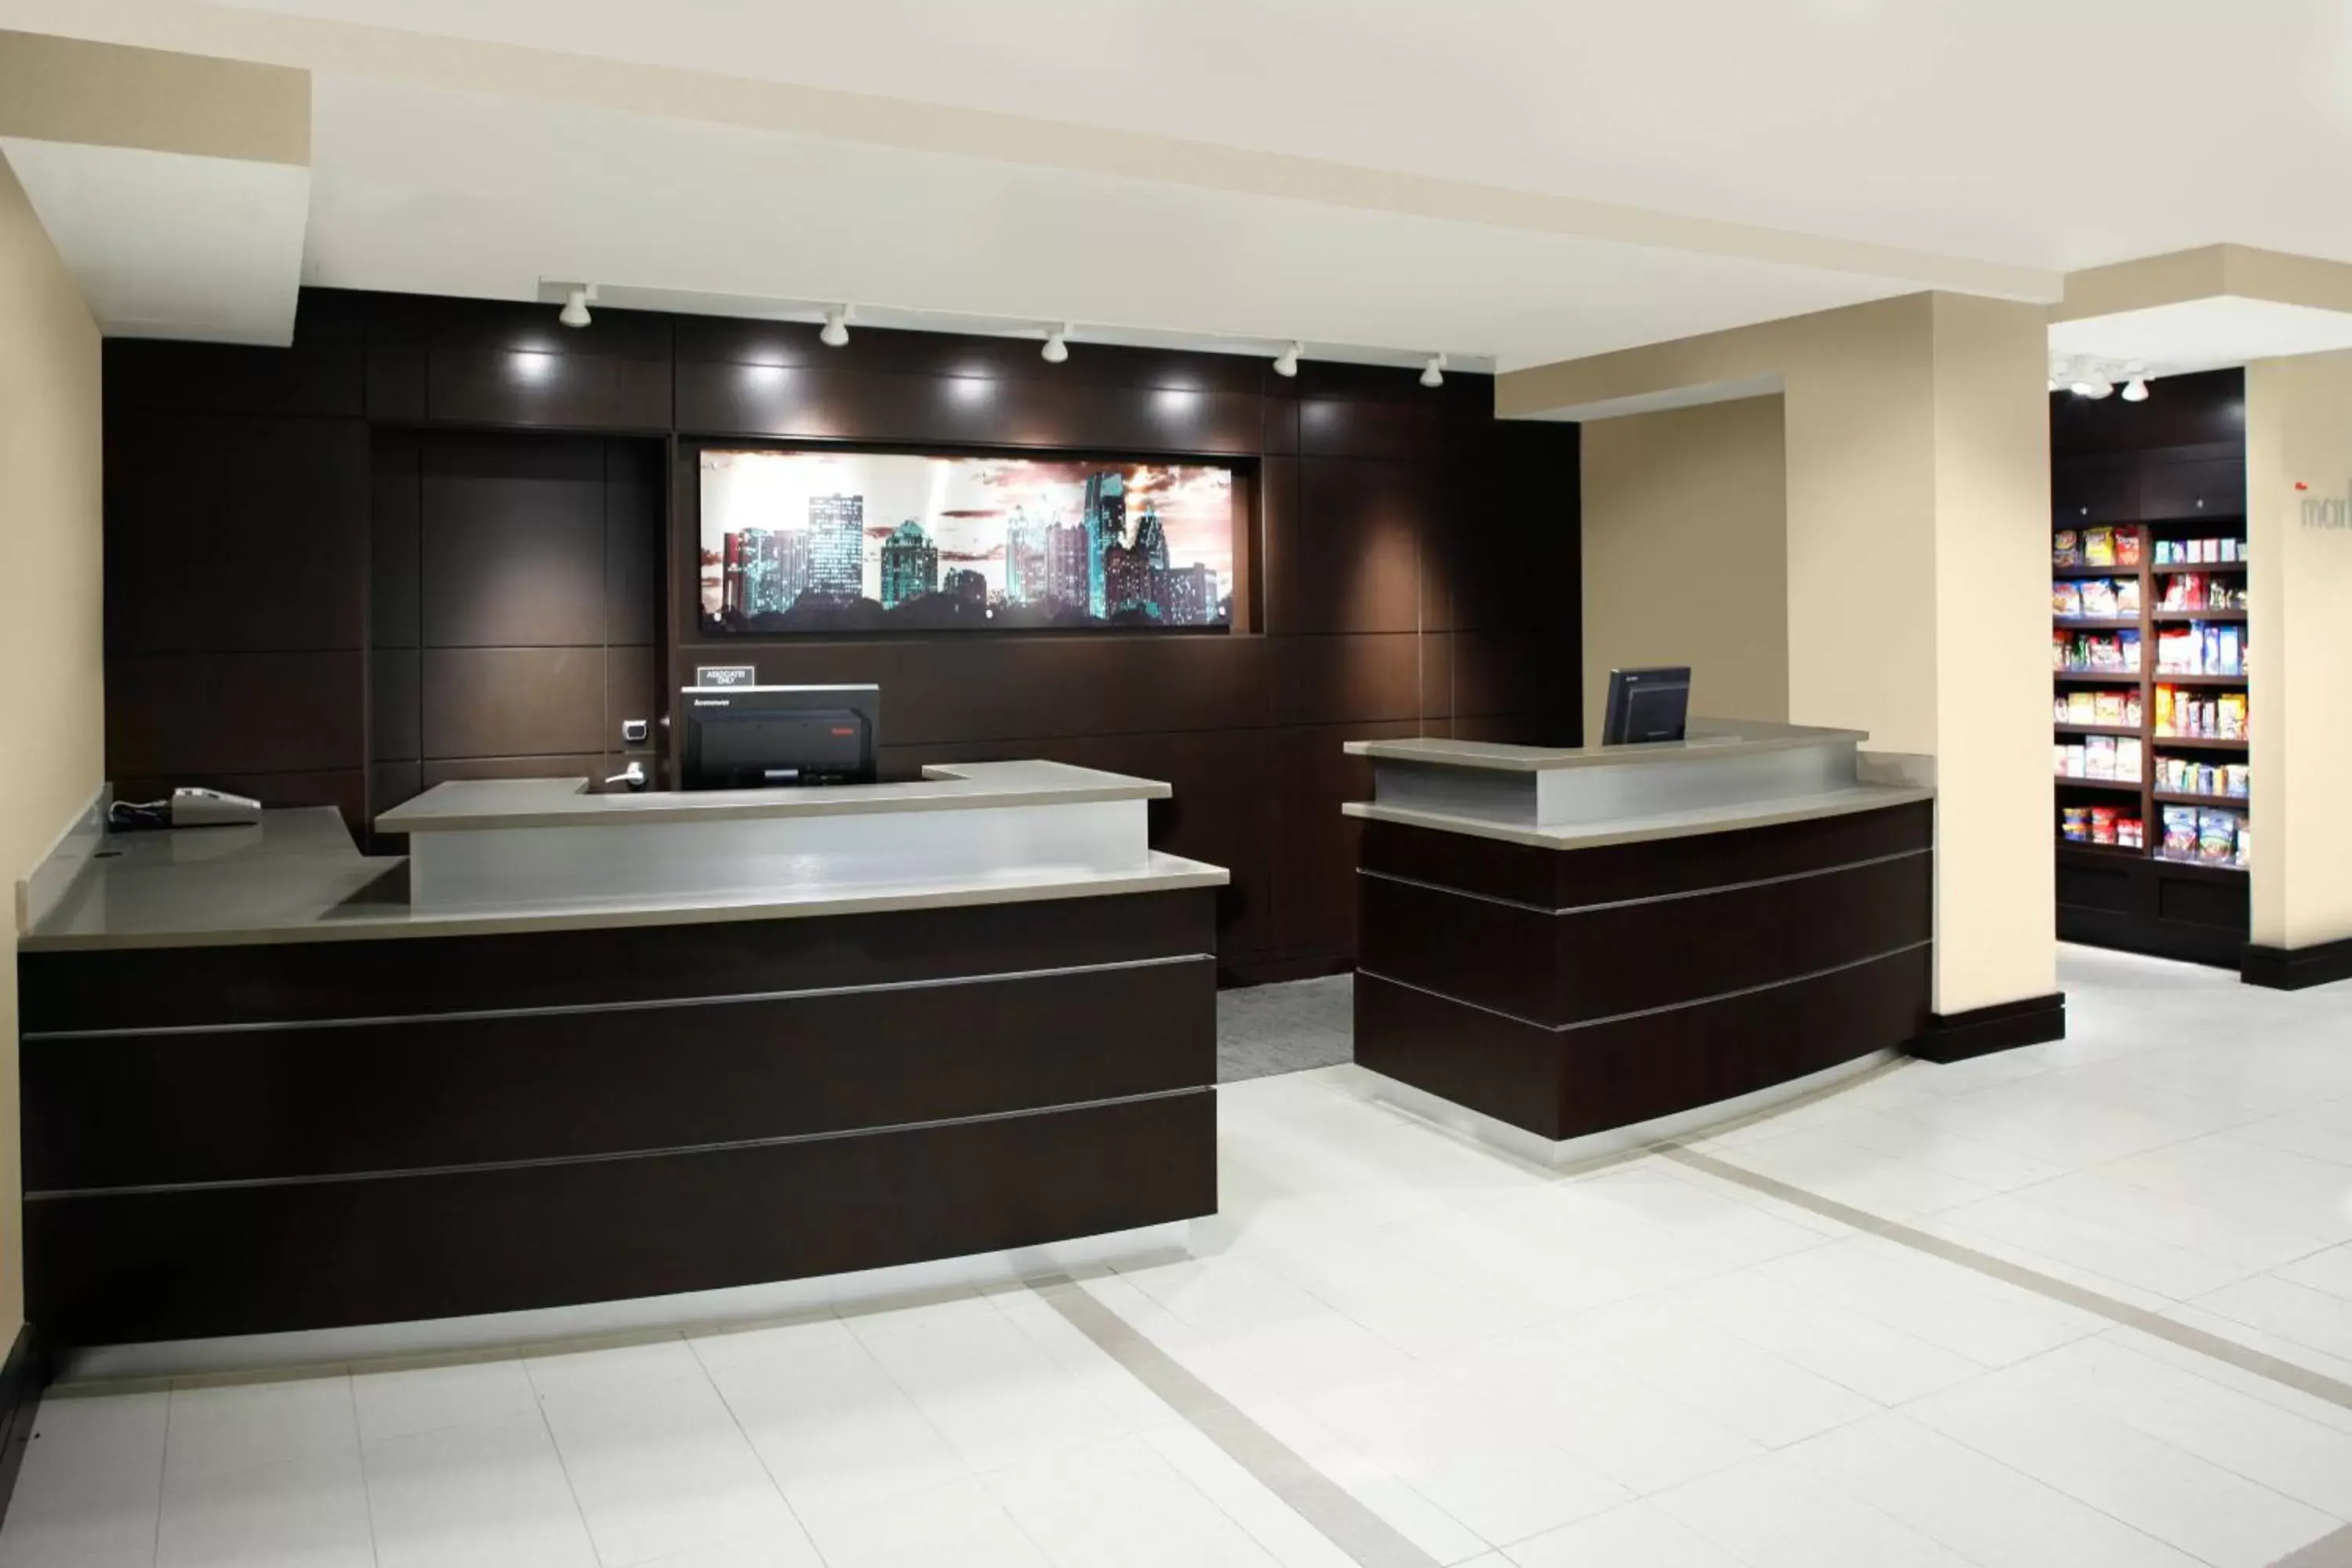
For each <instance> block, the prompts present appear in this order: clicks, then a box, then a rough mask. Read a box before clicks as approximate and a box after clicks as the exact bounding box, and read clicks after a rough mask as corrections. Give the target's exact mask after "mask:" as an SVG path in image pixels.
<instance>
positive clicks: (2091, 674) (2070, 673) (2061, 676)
mask: <svg viewBox="0 0 2352 1568" xmlns="http://www.w3.org/2000/svg"><path fill="white" fill-rule="evenodd" d="M2050 679H2053V680H2063V681H2069V682H2075V683H2082V684H2089V685H2096V686H2137V685H2138V684H2139V683H2140V681H2141V680H2142V679H2145V677H2144V676H2142V674H2141V673H2140V671H2138V670H2137V669H2053V670H2052V671H2051V672H2050Z"/></svg>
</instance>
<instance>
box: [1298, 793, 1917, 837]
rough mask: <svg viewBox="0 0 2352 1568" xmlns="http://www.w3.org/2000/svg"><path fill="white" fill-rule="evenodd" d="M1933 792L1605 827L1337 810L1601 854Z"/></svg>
mask: <svg viewBox="0 0 2352 1568" xmlns="http://www.w3.org/2000/svg"><path fill="white" fill-rule="evenodd" d="M1935 798H1936V792H1935V791H1934V790H1931V789H1913V788H1907V787H1902V786H1897V785H1893V784H1856V785H1854V786H1853V787H1852V788H1850V789H1841V790H1832V791H1829V792H1826V793H1824V794H1820V795H1782V796H1778V797H1775V798H1772V799H1769V800H1759V801H1753V802H1744V803H1739V804H1735V805H1710V806H1703V807H1698V808H1696V809H1694V810H1690V811H1672V812H1659V813H1656V814H1654V815H1652V816H1621V817H1612V818H1610V819H1609V820H1607V821H1603V822H1581V823H1570V824H1568V825H1566V826H1559V827H1539V826H1535V825H1533V824H1531V823H1517V822H1500V821H1496V820H1495V819H1493V818H1491V817H1484V816H1468V815H1465V814H1463V813H1458V812H1450V811H1431V810H1426V809H1423V808H1420V807H1415V806H1402V805H1381V803H1380V802H1378V801H1371V800H1361V801H1349V802H1347V803H1345V804H1343V805H1341V806H1340V807H1339V809H1340V810H1341V811H1342V812H1344V813H1346V814H1347V815H1348V816H1359V817H1362V818H1363V819H1364V820H1366V821H1367V822H1395V823H1402V824H1403V825H1405V826H1410V827H1433V828H1437V829H1440V830H1441V831H1444V832H1447V833H1462V834H1467V835H1468V836H1470V837H1474V838H1499V839H1502V840H1504V841H1505V842H1507V843H1511V844H1527V845H1531V846H1533V847H1536V848H1538V849H1598V848H1600V847H1602V846H1604V845H1610V844H1639V843H1643V842H1644V841H1647V840H1650V839H1656V838H1685V837H1691V836H1692V835H1694V834H1701V833H1728V832H1735V831H1737V830H1738V829H1740V828H1743V827H1769V826H1773V825H1774V824H1776V823H1782V822H1804V821H1808V820H1810V819H1811V818H1813V817H1817V816H1845V815H1847V814H1848V813H1851V812H1857V811H1879V810H1883V809H1885V807H1887V806H1890V805H1910V804H1912V803H1913V802H1915V801H1922V800H1933V799H1935Z"/></svg>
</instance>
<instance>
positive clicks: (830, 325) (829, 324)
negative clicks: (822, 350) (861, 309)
mask: <svg viewBox="0 0 2352 1568" xmlns="http://www.w3.org/2000/svg"><path fill="white" fill-rule="evenodd" d="M816 341H817V342H821V343H823V344H824V346H825V347H827V348H829V349H837V348H845V347H847V346H848V343H849V307H848V306H846V305H835V307H834V308H833V309H832V310H827V311H826V312H825V313H824V330H823V331H820V332H818V333H817V335H816Z"/></svg>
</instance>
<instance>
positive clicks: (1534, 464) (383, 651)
mask: <svg viewBox="0 0 2352 1568" xmlns="http://www.w3.org/2000/svg"><path fill="white" fill-rule="evenodd" d="M107 383H108V393H109V440H108V452H109V461H110V476H109V478H110V485H109V505H108V515H109V524H108V538H109V555H108V563H107V568H108V572H107V574H108V583H109V591H110V595H111V596H110V605H109V612H110V613H109V638H110V645H109V649H110V671H109V674H110V683H111V686H112V697H111V699H110V728H109V736H110V771H111V772H112V773H114V775H115V776H116V777H117V778H118V780H121V781H123V782H124V784H125V785H126V787H127V788H130V789H134V790H135V789H138V788H141V787H144V785H143V784H142V783H141V782H140V781H147V782H149V783H152V784H157V785H160V784H163V783H164V782H167V781H168V782H172V783H207V784H218V785H222V786H224V787H228V788H233V789H239V790H242V791H244V792H245V793H249V794H255V795H259V796H260V797H261V798H262V799H264V800H265V801H266V802H268V804H271V805H292V804H313V803H320V802H326V803H331V804H335V805H341V806H342V807H343V809H344V811H345V812H346V814H347V815H348V816H351V817H352V819H353V821H354V823H355V824H356V823H359V822H362V821H363V820H364V816H365V815H366V814H367V813H369V812H372V811H374V810H381V809H383V808H384V807H386V806H388V805H392V804H394V802H396V801H397V800H400V799H403V798H405V796H406V795H407V794H409V793H411V792H413V791H414V790H415V789H417V788H421V787H424V786H425V785H427V784H432V783H435V782H436V781H437V780H438V779H440V778H444V777H456V776H461V774H471V775H476V776H478V775H482V774H486V773H499V772H506V773H548V772H590V771H596V772H598V773H600V774H601V773H605V772H617V771H618V770H619V767H620V766H621V765H622V763H624V762H625V757H624V756H622V755H621V747H620V743H619V739H618V723H619V721H620V719H621V718H623V717H635V716H638V710H639V708H640V706H641V705H642V704H643V703H644V702H646V701H647V700H651V701H654V702H656V703H659V702H662V701H663V700H664V699H665V698H666V695H667V691H668V690H669V689H672V688H674V687H675V686H676V685H677V684H679V683H681V682H682V681H683V680H684V679H688V678H690V676H691V672H692V667H693V665H694V663H695V662H697V659H698V658H700V659H701V660H703V661H705V662H708V661H711V660H713V659H714V658H716V659H719V660H720V661H724V662H754V663H756V664H758V665H759V667H760V670H761V677H762V679H767V680H771V681H802V680H844V679H871V680H878V681H879V682H880V683H881V684H882V685H883V686H884V688H885V703H886V714H887V722H886V725H885V729H884V734H885V739H886V742H887V746H886V752H885V766H886V769H887V771H888V772H889V773H892V774H894V775H899V776H904V775H906V774H908V773H912V771H913V770H914V769H915V768H917V767H918V766H919V765H920V764H921V763H925V762H951V761H958V760H979V759H988V758H998V757H1013V756H1045V757H1055V758H1062V759H1066V760H1068V761H1071V762H1074V763H1084V764H1087V765H1089V766H1096V767H1104V768H1111V769H1116V770H1118V771H1123V772H1129V773H1139V774H1142V775H1145V776H1149V777H1155V778H1163V779H1166V780H1168V781H1169V782H1170V783H1171V784H1172V785H1173V786H1174V789H1175V797H1174V799H1172V800H1171V801H1168V802H1164V803H1160V804H1158V805H1155V808H1154V815H1153V836H1154V842H1155V843H1156V844H1158V845H1159V846H1160V847H1162V848H1165V849H1168V850H1171V851H1172V852H1174V853H1178V854H1184V855H1191V856H1194V857H1197V858H1202V859H1205V860H1210V861H1213V862H1216V863H1218V864H1221V865H1224V866H1228V867H1230V868H1232V869H1233V872H1234V884H1233V886H1232V887H1231V888H1229V889H1226V890H1225V892H1224V894H1223V898H1222V900H1221V905H1220V920H1221V928H1222V929H1221V940H1220V952H1221V955H1222V956H1223V960H1224V961H1225V963H1226V965H1227V969H1228V973H1229V975H1230V976H1232V977H1241V978H1272V977H1276V976H1279V975H1283V974H1291V973H1317V972H1321V971H1326V970H1336V969H1340V968H1344V967H1346V965H1347V964H1348V963H1349V960H1350V957H1351V952H1352V943H1353V931H1354V918H1355V916H1354V910H1355V898H1354V872H1353V868H1354V865H1355V847H1356V827H1355V825H1354V824H1352V823H1350V822H1349V821H1348V820H1347V819H1345V818H1343V817H1342V816H1340V815H1339V804H1340V803H1341V802H1342V801H1345V800H1348V799H1351V798H1361V797H1363V796H1364V795H1368V794H1369V793H1370V777H1369V773H1368V771H1367V770H1366V769H1364V768H1363V767H1362V766H1361V764H1360V763H1359V762H1358V761H1357V760H1355V759H1350V758H1349V757H1347V756H1345V755H1344V754H1342V752H1340V749H1339V748H1340V743H1341V742H1343V741H1346V740H1349V739H1354V738H1360V737H1369V736H1394V735H1411V734H1416V733H1430V734H1447V733H1451V734H1458V735H1464V736H1471V737H1478V738H1486V739H1506V740H1526V741H1568V740H1572V739H1573V738H1574V737H1575V736H1576V735H1577V734H1578V733H1579V732H1580V715H1579V713H1578V711H1577V703H1578V700H1579V697H1578V693H1579V689H1580V679H1579V672H1578V668H1577V660H1578V648H1579V646H1580V629H1579V625H1578V616H1579V603H1580V583H1579V579H1578V512H1577V485H1576V483H1575V473H1576V431H1575V429H1574V427H1573V426H1556V425H1537V424H1507V423H1498V422H1496V421H1495V420H1494V419H1492V418H1491V416H1490V411H1491V406H1492V390H1491V383H1490V382H1488V381H1487V380H1486V378H1484V377H1480V376H1471V375H1453V376H1449V378H1448V380H1447V384H1446V385H1445V386H1444V388H1443V389H1440V390H1435V391H1433V390H1430V389H1426V388H1423V387H1421V386H1420V385H1418V384H1416V382H1415V379H1414V377H1413V375H1412V373H1411V372H1409V371H1402V370H1386V369H1381V370H1373V369H1365V368H1362V367H1352V366H1342V365H1318V364H1315V363H1308V364H1307V365H1306V366H1304V367H1303V368H1302V371H1301V374H1299V375H1298V377H1297V379H1296V380H1284V379H1283V378H1280V377H1277V376H1275V375H1274V374H1272V373H1271V370H1270V368H1269V367H1268V366H1267V365H1265V363H1262V362H1260V361H1257V360H1255V359H1248V358H1241V357H1237V356H1233V355H1223V354H1194V353H1166V352H1158V351H1146V350H1132V349H1120V348H1112V347H1107V346H1101V345H1085V344H1081V345H1078V346H1077V347H1076V350H1075V352H1074V353H1072V355H1071V358H1070V360H1069V361H1068V363H1065V364H1062V365H1058V366H1053V365H1047V364H1045V363H1044V362H1043V361H1042V360H1041V359H1040V358H1039V357H1038V355H1037V353H1036V348H1035V345H1034V344H1033V343H1029V342H1021V341H1016V340H1006V339H991V338H962V337H954V336H947V335H941V334H932V333H919V332H885V331H867V330H860V331H855V332H854V334H853V337H852V340H851V342H850V343H849V345H848V346H847V347H846V348H844V349H839V350H834V349H827V348H824V346H823V345H821V344H819V343H818V342H817V341H816V337H815V332H814V329H813V328H811V327H807V326H803V325H796V324H785V323H773V322H748V321H724V320H718V319H710V318H698V317H677V318H668V317H660V316H648V315H641V314H634V313H630V312H625V311H613V310H598V311H597V312H596V319H595V323H594V324H593V326H591V327H590V328H588V329H586V330H585V331H570V330H567V329H564V328H562V327H561V326H560V325H558V324H557V322H556V321H555V313H554V311H553V310H552V309H551V308H549V307H545V306H526V305H513V304H502V303H495V302H484V301H471V300H433V299H421V298H413V297H406V296H393V295H363V294H347V293H338V292H334V291H329V290H309V291H306V292H305V294H304V296H303V300H302V308H301V311H300V316H299V321H298V325H297V331H296V338H295V342H294V345H293V346H292V347H291V348H290V349H279V350H273V349H237V348H223V347H215V346H200V345H177V344H162V343H145V342H114V343H111V344H110V345H109V348H108V363H107ZM461 433H462V434H461ZM739 438H750V439H754V440H761V439H764V440H782V441H790V440H802V439H823V440H854V441H860V442H868V443H876V444H883V445H930V444H937V445H950V446H953V445H966V446H971V447H1055V448H1066V449H1078V450H1088V451H1097V452H1103V453H1109V454H1118V453H1128V454H1133V455H1137V456H1145V455H1151V454H1157V453H1166V454H1169V455H1171V457H1172V456H1182V455H1197V456H1204V457H1212V458H1228V459H1231V460H1233V461H1234V462H1235V464H1236V465H1237V466H1238V467H1239V468H1241V469H1242V470H1243V471H1244V473H1245V474H1246V475H1247V476H1248V477H1249V479H1250V480H1251V482H1252V484H1253V487H1254V489H1255V495H1256V499H1257V510H1258V513H1259V530H1260V537H1259V539H1258V540H1257V541H1256V542H1255V550H1254V552H1252V560H1251V563H1250V564H1251V567H1252V569H1253V573H1254V580H1253V581H1252V582H1251V583H1250V584H1248V587H1247V598H1248V599H1249V601H1250V602H1251V604H1252V606H1253V614H1252V615H1251V616H1250V617H1249V618H1250V621H1251V625H1252V628H1253V629H1252V630H1251V632H1250V633H1249V634H1248V635H1231V636H1222V637H1221V636H1214V635H1203V636H1185V635H1157V636H1155V635H1150V634H1145V635H1135V634H1125V635H1122V634H1116V633H1113V634H1100V635H1080V636H1066V637H1024V638H1002V639H998V638H987V639H980V638H972V637H955V636H953V635H952V634H945V635H942V634H933V635H931V636H928V637H880V638H843V639H839V640H833V641H823V642H814V641H782V640H777V641H763V642H757V643H754V642H751V641H748V640H743V641H730V642H726V643H723V644H704V645H697V644H696V643H695V642H694V641H693V637H692V628H693V625H694V622H693V618H692V614H691V611H692V596H693V595H694V593H695V585H696V578H697V576H698V573H697V572H696V570H695V569H694V565H693V554H692V537H691V534H692V528H693V523H694V518H695V488H694V487H695V478H694V470H693V468H692V467H691V442H692V441H693V440H695V439H709V440H728V439H739ZM672 449H675V450H677V453H678V458H677V461H675V462H672V463H671V464H670V468H671V471H672V474H673V476H674V482H673V483H672V484H671V486H670V487H669V489H668V492H667V496H666V497H665V496H663V495H661V494H660V493H659V487H658V482H657V481H658V479H659V473H660V467H661V464H662V462H663V461H664V460H666V457H667V452H668V451H669V450H672ZM599 458H601V461H602V463H603V465H604V475H603V483H602V489H603V496H604V506H603V529H602V532H601V534H600V533H599V531H598V530H597V528H596V526H595V524H594V521H593V512H594V510H595V508H594V505H593V502H592V501H591V500H590V495H591V491H592V490H593V489H594V488H595V485H594V481H593V479H592V478H591V470H592V468H593V465H594V463H595V462H596V461H597V460H598V459H599ZM436 475H438V476H439V478H440V484H439V487H438V499H437V500H436ZM665 500H666V501H667V512H668V517H669V522H668V527H669V531H670V545H669V547H670V554H669V557H668V560H669V563H670V565H669V572H668V578H669V583H670V592H669V594H668V595H667V599H665V597H664V595H663V593H662V590H661V587H660V584H659V577H660V575H661V574H660V572H659V569H658V566H657V565H656V564H651V563H648V558H646V557H645V556H643V555H642V554H639V553H637V552H636V544H635V541H636V540H637V538H638V532H637V530H638V528H639V527H640V526H641V524H642V523H643V522H644V521H646V520H649V519H653V520H657V519H658V518H659V517H660V516H661V514H662V512H663V510H665V509H664V503H665ZM199 519H201V520H203V523H202V531H201V532H199V533H191V532H190V531H188V525H189V524H191V523H193V522H195V521H196V520H199ZM199 538H201V539H203V540H204V542H205V549H204V550H202V551H199V550H196V549H194V542H195V540H197V539H199ZM436 541H437V543H436ZM280 544H282V545H283V546H284V547H283V548H279V547H278V545H280ZM640 572H643V573H644V574H645V580H644V581H643V582H642V583H641V582H640V581H639V578H638V575H637V574H639V573H640ZM600 579H601V581H600ZM494 584H526V585H527V591H524V592H520V593H516V594H508V593H505V592H493V591H492V588H493V585H494ZM599 609H601V613H602V615H603V616H604V624H603V626H602V627H601V629H600V630H597V629H594V628H592V627H591V626H590V624H589V623H590V621H591V619H592V617H593V616H594V615H595V614H596V613H597V612H598V611H599ZM592 631H593V635H592ZM575 638H576V639H579V640H577V641H575V640H573V639H575ZM639 650H645V651H643V652H640V651H639ZM664 665H666V666H667V679H663V678H662V673H661V671H662V667H663V666H664ZM649 687H650V688H651V689H650V690H649ZM592 718H593V723H592V722H591V721H592ZM386 847H389V846H386Z"/></svg>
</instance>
